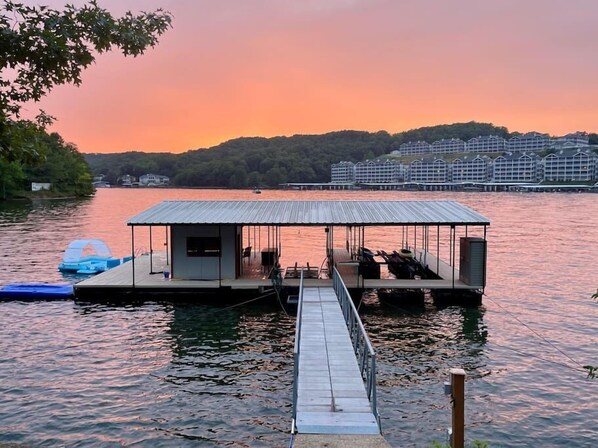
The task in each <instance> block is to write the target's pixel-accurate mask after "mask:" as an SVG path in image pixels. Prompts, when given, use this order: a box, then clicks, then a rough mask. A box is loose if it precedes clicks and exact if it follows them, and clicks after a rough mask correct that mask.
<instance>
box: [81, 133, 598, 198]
mask: <svg viewBox="0 0 598 448" xmlns="http://www.w3.org/2000/svg"><path fill="white" fill-rule="evenodd" d="M480 135H499V136H502V137H505V138H509V137H510V136H511V135H515V133H513V134H511V133H509V131H508V130H507V129H506V128H504V127H497V126H494V125H492V124H489V123H476V122H469V123H456V124H451V125H439V126H432V127H425V128H419V129H413V130H409V131H406V132H401V133H398V134H393V135H391V134H389V133H387V132H385V131H379V132H363V131H339V132H330V133H328V134H322V135H294V136H292V137H272V138H263V137H244V138H237V139H234V140H229V141H227V142H224V143H222V144H220V145H217V146H214V147H212V148H208V149H198V150H192V151H187V152H185V153H182V154H170V153H143V152H126V153H119V154H87V155H86V160H87V161H88V163H89V165H90V167H91V169H92V172H93V173H94V174H96V175H97V174H105V175H106V180H107V181H109V182H110V183H113V184H116V183H117V180H118V178H119V177H120V176H123V175H125V174H130V175H132V176H135V177H139V176H141V175H142V174H147V173H153V174H161V175H164V176H169V177H170V179H171V185H175V186H190V187H230V188H243V187H254V186H260V187H263V186H277V185H279V184H281V183H286V182H329V181H330V165H331V164H332V163H337V162H340V161H343V160H346V161H351V162H359V161H362V160H367V159H374V158H376V157H378V156H381V155H383V154H389V153H390V152H391V151H393V150H395V149H398V148H399V146H400V145H401V143H404V142H409V141H417V140H424V141H427V142H429V143H431V142H433V141H435V140H439V139H442V138H461V139H463V140H469V139H470V138H473V137H477V136H480ZM592 138H593V139H595V140H596V143H598V135H596V134H593V135H592Z"/></svg>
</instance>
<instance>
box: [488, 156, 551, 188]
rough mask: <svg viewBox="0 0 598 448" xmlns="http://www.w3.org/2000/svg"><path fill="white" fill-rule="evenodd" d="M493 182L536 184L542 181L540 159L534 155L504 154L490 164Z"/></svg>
mask: <svg viewBox="0 0 598 448" xmlns="http://www.w3.org/2000/svg"><path fill="white" fill-rule="evenodd" d="M492 180H493V181H494V182H538V181H540V180H542V166H541V159H540V157H539V156H537V155H536V154H526V153H519V152H515V153H506V154H504V155H501V156H498V157H497V158H496V159H494V161H493V162H492Z"/></svg>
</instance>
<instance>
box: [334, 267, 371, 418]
mask: <svg viewBox="0 0 598 448" xmlns="http://www.w3.org/2000/svg"><path fill="white" fill-rule="evenodd" d="M332 285H333V287H334V292H335V293H336V296H337V297H338V301H339V304H340V307H341V310H342V312H343V316H344V318H345V322H346V323H347V329H348V330H349V336H350V337H351V342H352V343H353V349H354V350H355V356H356V357H357V363H358V364H359V370H360V372H361V376H362V378H363V379H364V380H365V387H366V393H367V396H368V398H369V400H370V406H371V408H372V413H373V414H374V416H375V417H376V419H377V421H378V426H380V415H379V414H378V405H377V397H376V352H375V351H374V347H373V346H372V343H371V342H370V338H369V337H368V335H367V333H366V331H365V327H364V326H363V323H362V322H361V319H360V317H359V313H358V312H357V308H355V304H354V303H353V300H352V299H351V295H350V294H349V291H348V290H347V286H346V285H345V283H344V282H343V279H342V277H341V275H340V274H339V272H338V271H337V269H336V267H335V268H334V272H333V277H332Z"/></svg>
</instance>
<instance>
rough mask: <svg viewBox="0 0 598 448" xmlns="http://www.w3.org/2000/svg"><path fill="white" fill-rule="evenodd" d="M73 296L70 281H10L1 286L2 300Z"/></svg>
mask: <svg viewBox="0 0 598 448" xmlns="http://www.w3.org/2000/svg"><path fill="white" fill-rule="evenodd" d="M73 297H74V291H73V285H72V284H70V283H10V284H8V285H4V286H2V287H1V288H0V300H67V299H72V298H73Z"/></svg>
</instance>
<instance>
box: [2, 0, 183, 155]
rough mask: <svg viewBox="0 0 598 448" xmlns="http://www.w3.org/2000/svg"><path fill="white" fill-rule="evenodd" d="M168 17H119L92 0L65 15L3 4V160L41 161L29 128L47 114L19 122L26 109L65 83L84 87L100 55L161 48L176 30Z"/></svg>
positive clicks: (164, 14) (43, 121)
mask: <svg viewBox="0 0 598 448" xmlns="http://www.w3.org/2000/svg"><path fill="white" fill-rule="evenodd" d="M171 20H172V17H171V15H170V14H169V13H168V12H165V11H162V10H157V11H155V12H149V13H141V14H138V15H133V14H132V13H131V12H127V13H126V14H125V15H124V16H123V17H121V18H115V17H113V16H112V14H110V12H108V11H107V10H105V9H103V8H101V7H99V6H98V4H97V2H96V1H95V0H94V1H91V2H89V3H88V4H86V5H84V6H82V7H75V6H73V5H67V6H65V7H64V10H60V11H59V10H55V9H51V8H48V7H46V6H26V5H23V4H21V3H16V2H13V1H10V0H7V1H4V2H3V4H2V5H0V158H3V159H5V160H8V161H15V160H22V161H25V162H31V161H33V160H39V159H40V158H41V157H42V153H41V152H40V149H43V148H40V147H38V146H35V142H34V141H29V139H28V136H29V134H28V132H27V129H28V128H31V127H32V126H42V127H43V126H45V125H47V124H48V123H49V122H50V121H51V120H52V118H51V117H49V116H48V115H46V114H44V113H43V112H42V113H41V114H40V115H38V117H37V120H36V122H31V121H26V120H21V119H20V111H21V107H22V105H23V104H24V103H26V102H29V101H38V100H39V99H41V97H42V96H44V95H46V94H47V93H48V92H50V91H51V90H52V89H53V88H54V87H55V86H57V85H61V84H75V85H79V84H80V83H81V73H82V71H83V70H84V69H85V68H87V67H88V66H89V65H91V64H92V63H93V62H94V60H95V55H96V54H101V53H104V52H107V51H110V50H112V49H114V48H117V49H119V50H120V51H122V53H123V54H124V55H125V56H138V55H141V54H143V52H144V51H145V50H146V49H147V48H149V47H153V46H155V45H156V43H157V39H158V37H159V36H160V35H162V34H163V33H164V32H165V31H166V30H167V29H168V28H169V27H170V26H171Z"/></svg>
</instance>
